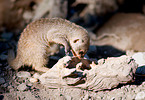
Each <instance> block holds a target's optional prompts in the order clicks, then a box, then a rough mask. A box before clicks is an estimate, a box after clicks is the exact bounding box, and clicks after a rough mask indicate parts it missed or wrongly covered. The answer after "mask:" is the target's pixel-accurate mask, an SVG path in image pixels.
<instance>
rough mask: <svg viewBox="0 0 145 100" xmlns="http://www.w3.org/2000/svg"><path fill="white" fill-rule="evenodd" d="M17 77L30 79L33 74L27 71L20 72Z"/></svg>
mask: <svg viewBox="0 0 145 100" xmlns="http://www.w3.org/2000/svg"><path fill="white" fill-rule="evenodd" d="M17 77H19V78H30V77H31V74H30V73H29V72H26V71H20V72H18V73H17Z"/></svg>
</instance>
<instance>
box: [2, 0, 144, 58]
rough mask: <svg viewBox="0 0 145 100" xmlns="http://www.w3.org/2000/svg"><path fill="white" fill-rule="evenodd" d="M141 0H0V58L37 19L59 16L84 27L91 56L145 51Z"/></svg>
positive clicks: (142, 2)
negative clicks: (87, 35)
mask: <svg viewBox="0 0 145 100" xmlns="http://www.w3.org/2000/svg"><path fill="white" fill-rule="evenodd" d="M144 15H145V0H0V54H1V56H0V59H5V58H6V56H7V50H8V49H11V48H14V47H13V46H16V44H17V41H18V39H19V36H20V33H21V32H22V31H23V29H24V28H25V27H26V25H28V24H29V23H30V22H32V21H34V20H37V19H40V18H53V17H61V18H64V19H68V20H70V21H71V22H74V23H76V24H78V25H81V26H82V27H84V28H85V29H87V30H88V32H89V35H90V37H91V41H90V42H91V47H90V51H89V52H88V53H89V54H88V55H89V56H91V57H93V56H94V57H97V58H102V57H108V56H120V55H122V54H125V53H126V51H127V50H133V51H145V45H144V40H145V33H144V32H145V29H144V26H145V16H144Z"/></svg>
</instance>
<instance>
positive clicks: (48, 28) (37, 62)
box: [9, 18, 90, 72]
mask: <svg viewBox="0 0 145 100" xmlns="http://www.w3.org/2000/svg"><path fill="white" fill-rule="evenodd" d="M89 40H90V39H89V36H88V32H87V31H86V30H85V29H84V28H83V27H81V26H78V25H76V24H74V23H71V22H70V21H68V20H65V19H61V18H42V19H39V20H36V21H34V22H32V23H30V24H29V25H27V27H26V28H25V29H24V31H23V32H22V33H21V35H20V38H19V41H18V45H17V55H16V58H14V57H13V58H11V59H12V60H10V61H9V65H10V66H12V68H13V69H14V70H17V69H19V68H20V67H21V66H24V65H27V66H32V68H33V69H35V70H36V71H41V72H46V71H48V70H49V68H46V67H44V66H45V65H46V64H47V61H48V57H47V49H49V46H50V44H51V43H58V44H62V45H63V46H64V47H65V53H66V54H68V53H69V52H70V50H71V51H72V53H73V55H74V56H77V57H78V58H83V57H84V55H85V54H86V52H87V50H88V48H89ZM9 59H10V58H9Z"/></svg>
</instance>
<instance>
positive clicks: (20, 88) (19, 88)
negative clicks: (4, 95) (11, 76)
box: [17, 83, 27, 91]
mask: <svg viewBox="0 0 145 100" xmlns="http://www.w3.org/2000/svg"><path fill="white" fill-rule="evenodd" d="M17 89H18V90H19V91H24V90H26V89H27V86H26V84H25V83H22V84H20V85H19V86H18V87H17Z"/></svg>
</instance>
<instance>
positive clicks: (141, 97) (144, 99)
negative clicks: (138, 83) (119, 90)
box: [135, 91, 145, 100]
mask: <svg viewBox="0 0 145 100" xmlns="http://www.w3.org/2000/svg"><path fill="white" fill-rule="evenodd" d="M135 100H145V92H143V91H142V92H139V93H137V95H136V97H135Z"/></svg>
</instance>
